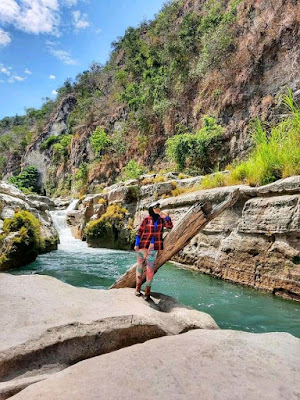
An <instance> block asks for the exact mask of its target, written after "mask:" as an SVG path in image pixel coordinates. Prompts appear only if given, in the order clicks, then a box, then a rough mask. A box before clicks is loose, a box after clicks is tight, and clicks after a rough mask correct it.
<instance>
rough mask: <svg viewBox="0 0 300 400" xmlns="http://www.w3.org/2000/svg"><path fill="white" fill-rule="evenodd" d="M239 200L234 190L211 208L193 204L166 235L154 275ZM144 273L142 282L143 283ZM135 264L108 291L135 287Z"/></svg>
mask: <svg viewBox="0 0 300 400" xmlns="http://www.w3.org/2000/svg"><path fill="white" fill-rule="evenodd" d="M238 198H239V190H238V189H236V190H234V191H233V192H232V193H231V194H230V195H229V196H228V197H227V198H226V199H225V200H224V201H223V202H222V203H220V204H218V205H217V206H214V207H213V206H212V204H211V203H210V202H207V203H204V204H202V203H200V202H198V203H196V204H194V205H193V206H192V207H191V208H190V209H189V210H188V211H187V213H186V214H185V215H183V217H182V218H181V219H180V220H179V221H178V222H177V224H176V226H175V227H174V228H173V229H172V230H171V232H170V233H169V234H168V235H167V237H166V238H165V241H164V249H163V250H162V251H161V252H160V254H159V255H158V256H157V258H156V260H155V264H154V273H155V272H156V271H157V270H158V268H160V267H161V266H162V265H163V264H164V263H166V262H167V261H168V260H170V259H171V258H172V257H173V256H174V255H175V254H176V253H178V251H180V250H181V249H183V248H184V247H185V246H186V245H187V244H188V243H189V241H190V240H191V239H192V238H193V237H194V236H195V235H197V233H199V232H200V231H201V230H202V229H203V228H204V227H205V226H206V225H207V224H208V223H209V222H210V221H211V220H213V219H214V218H216V217H217V216H218V215H220V214H221V213H222V212H223V211H224V210H226V209H227V208H229V207H231V206H233V205H234V204H235V203H236V201H237V200H238ZM145 275H146V274H145V272H144V274H143V282H145ZM135 279H136V264H135V265H134V266H133V267H131V268H130V269H129V270H128V271H127V272H126V273H125V274H124V275H123V276H122V277H121V278H120V279H119V280H118V281H116V282H115V283H114V284H113V285H112V286H111V287H110V289H120V288H124V287H132V288H133V287H135V284H136V280H135Z"/></svg>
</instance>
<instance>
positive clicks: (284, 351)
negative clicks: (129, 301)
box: [12, 330, 300, 400]
mask: <svg viewBox="0 0 300 400" xmlns="http://www.w3.org/2000/svg"><path fill="white" fill-rule="evenodd" d="M299 374H300V340H299V339H296V338H295V337H293V336H291V335H289V334H286V333H268V334H253V333H246V332H238V331H230V330H228V331H223V330H222V331H221V330H219V331H209V330H197V331H192V332H188V333H185V334H183V335H179V336H173V337H163V338H158V339H153V340H150V341H148V342H146V343H143V344H138V345H135V346H131V347H130V348H126V349H121V350H118V351H115V352H113V353H110V354H106V355H102V356H99V357H94V358H92V359H90V360H86V361H82V362H80V363H78V364H76V365H74V366H72V367H70V368H68V369H66V370H64V371H62V372H59V373H56V374H55V375H53V376H52V377H51V378H49V379H45V380H44V381H43V382H39V383H37V384H34V385H32V386H30V387H28V388H27V389H25V390H24V391H22V392H21V393H19V394H17V395H16V396H13V397H12V399H14V400H38V399H43V400H52V399H59V400H91V399H95V400H96V399H100V398H103V399H122V400H132V399H136V398H143V399H154V400H156V399H157V400H170V399H176V400H187V399H189V400H199V399H205V400H257V399H260V400H271V399H272V400H296V399H298V398H299V396H300V381H299Z"/></svg>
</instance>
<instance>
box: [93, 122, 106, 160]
mask: <svg viewBox="0 0 300 400" xmlns="http://www.w3.org/2000/svg"><path fill="white" fill-rule="evenodd" d="M90 142H91V145H92V148H93V150H94V153H95V155H98V156H99V155H101V154H102V152H103V150H104V149H106V148H107V147H108V146H109V145H110V144H111V139H110V138H109V136H108V135H107V133H105V131H104V129H102V128H101V127H100V126H97V128H96V129H95V130H94V132H93V134H92V136H91V137H90Z"/></svg>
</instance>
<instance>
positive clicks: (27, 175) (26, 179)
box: [9, 166, 39, 193]
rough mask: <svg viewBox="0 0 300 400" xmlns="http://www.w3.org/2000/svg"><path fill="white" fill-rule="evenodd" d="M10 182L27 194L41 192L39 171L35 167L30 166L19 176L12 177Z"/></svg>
mask: <svg viewBox="0 0 300 400" xmlns="http://www.w3.org/2000/svg"><path fill="white" fill-rule="evenodd" d="M9 182H10V183H12V184H13V185H15V186H17V187H18V188H19V189H20V190H22V191H23V192H25V193H30V192H36V193H37V192H38V191H39V184H38V182H39V171H38V169H37V167H35V166H28V167H26V168H24V170H23V171H22V172H21V173H20V174H19V175H17V176H12V177H11V178H10V179H9Z"/></svg>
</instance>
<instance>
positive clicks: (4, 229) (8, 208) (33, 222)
mask: <svg viewBox="0 0 300 400" xmlns="http://www.w3.org/2000/svg"><path fill="white" fill-rule="evenodd" d="M53 207H54V202H53V201H52V200H51V199H49V198H48V197H44V196H38V195H29V196H25V195H24V193H23V192H21V191H20V190H19V189H17V188H16V187H15V186H13V185H9V184H7V183H5V182H3V181H0V252H1V255H0V271H1V270H7V269H10V268H17V267H20V266H23V265H26V264H28V263H30V262H32V261H34V260H35V258H36V257H37V255H38V254H41V253H46V252H50V251H52V250H55V249H57V243H58V241H59V238H58V234H57V232H56V229H55V228H54V226H53V222H52V218H51V215H50V209H51V208H53Z"/></svg>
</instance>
